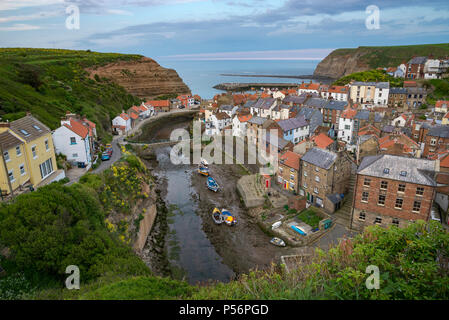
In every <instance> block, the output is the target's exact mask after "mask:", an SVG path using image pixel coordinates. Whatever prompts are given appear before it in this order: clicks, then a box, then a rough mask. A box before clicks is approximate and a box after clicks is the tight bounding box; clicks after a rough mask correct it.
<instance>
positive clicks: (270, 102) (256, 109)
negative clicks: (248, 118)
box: [250, 98, 277, 118]
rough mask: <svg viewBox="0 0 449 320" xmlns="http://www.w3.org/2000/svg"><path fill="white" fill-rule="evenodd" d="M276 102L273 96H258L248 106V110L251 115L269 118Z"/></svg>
mask: <svg viewBox="0 0 449 320" xmlns="http://www.w3.org/2000/svg"><path fill="white" fill-rule="evenodd" d="M276 103H277V100H276V99H273V98H265V99H262V98H260V99H258V100H257V101H256V103H254V104H253V105H252V106H251V107H250V112H251V114H252V115H253V116H258V117H262V118H270V116H271V110H272V109H273V108H274V107H275V106H276Z"/></svg>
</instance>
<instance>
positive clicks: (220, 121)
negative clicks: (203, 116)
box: [205, 112, 231, 136]
mask: <svg viewBox="0 0 449 320" xmlns="http://www.w3.org/2000/svg"><path fill="white" fill-rule="evenodd" d="M229 125H231V117H230V116H229V115H228V114H227V113H225V112H218V113H214V114H212V116H211V117H210V121H209V122H208V123H206V131H205V132H206V135H210V136H213V135H219V134H221V133H224V132H223V129H224V128H226V127H227V126H229Z"/></svg>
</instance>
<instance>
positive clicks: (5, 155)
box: [3, 151, 11, 161]
mask: <svg viewBox="0 0 449 320" xmlns="http://www.w3.org/2000/svg"><path fill="white" fill-rule="evenodd" d="M3 158H5V161H9V160H11V159H10V158H9V152H8V151H5V152H3Z"/></svg>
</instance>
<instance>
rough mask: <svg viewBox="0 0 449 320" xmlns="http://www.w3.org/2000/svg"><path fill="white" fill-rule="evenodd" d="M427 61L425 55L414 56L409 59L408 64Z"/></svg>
mask: <svg viewBox="0 0 449 320" xmlns="http://www.w3.org/2000/svg"><path fill="white" fill-rule="evenodd" d="M426 61H427V57H414V58H412V59H410V61H409V62H408V64H424V63H426Z"/></svg>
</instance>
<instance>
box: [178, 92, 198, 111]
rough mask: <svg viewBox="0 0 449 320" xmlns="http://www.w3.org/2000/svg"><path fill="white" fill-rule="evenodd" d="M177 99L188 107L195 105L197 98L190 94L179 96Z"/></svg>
mask: <svg viewBox="0 0 449 320" xmlns="http://www.w3.org/2000/svg"><path fill="white" fill-rule="evenodd" d="M176 99H178V100H179V101H181V105H183V106H184V107H186V108H192V107H193V106H194V105H195V99H194V98H193V97H192V96H191V95H189V94H183V95H180V96H177V97H176Z"/></svg>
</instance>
